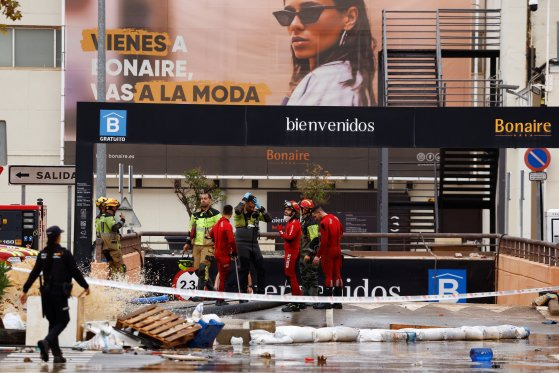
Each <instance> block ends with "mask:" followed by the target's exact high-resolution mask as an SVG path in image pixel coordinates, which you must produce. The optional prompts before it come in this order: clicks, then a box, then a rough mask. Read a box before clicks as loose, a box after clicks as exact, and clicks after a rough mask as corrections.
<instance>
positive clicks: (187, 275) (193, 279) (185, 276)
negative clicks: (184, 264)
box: [173, 270, 198, 300]
mask: <svg viewBox="0 0 559 373" xmlns="http://www.w3.org/2000/svg"><path fill="white" fill-rule="evenodd" d="M197 285H198V276H196V273H194V271H183V270H181V271H178V272H177V274H176V275H175V277H174V278H173V287H174V288H176V289H180V290H196V287H197ZM175 298H177V299H179V300H186V299H184V298H183V297H181V296H180V295H175Z"/></svg>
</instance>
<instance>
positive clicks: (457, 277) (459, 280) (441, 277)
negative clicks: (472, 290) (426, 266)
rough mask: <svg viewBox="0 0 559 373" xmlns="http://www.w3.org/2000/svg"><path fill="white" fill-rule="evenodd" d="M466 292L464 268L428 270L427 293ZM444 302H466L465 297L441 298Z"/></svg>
mask: <svg viewBox="0 0 559 373" xmlns="http://www.w3.org/2000/svg"><path fill="white" fill-rule="evenodd" d="M465 293H466V270H465V269H438V270H437V271H435V270H433V269H430V270H429V295H458V294H465ZM442 302H446V303H466V299H460V300H458V299H451V300H443V301H442Z"/></svg>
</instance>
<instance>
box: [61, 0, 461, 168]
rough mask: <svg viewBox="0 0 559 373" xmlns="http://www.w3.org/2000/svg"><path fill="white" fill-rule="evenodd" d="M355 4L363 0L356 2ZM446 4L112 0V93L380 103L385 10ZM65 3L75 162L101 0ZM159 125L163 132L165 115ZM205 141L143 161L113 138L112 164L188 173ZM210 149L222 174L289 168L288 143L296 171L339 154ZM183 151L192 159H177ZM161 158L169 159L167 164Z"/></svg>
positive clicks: (69, 154)
mask: <svg viewBox="0 0 559 373" xmlns="http://www.w3.org/2000/svg"><path fill="white" fill-rule="evenodd" d="M350 3H351V4H357V6H353V7H348V6H347V4H350ZM360 4H363V5H364V7H362V6H361V5H360ZM309 5H310V8H313V9H309ZM445 6H448V4H447V2H445V1H443V0H405V1H399V2H394V1H390V0H364V1H362V2H361V1H356V2H355V1H353V2H349V1H346V0H336V1H334V0H320V1H314V2H312V3H310V2H301V1H296V0H286V1H283V0H258V1H254V0H228V1H197V0H159V1H150V0H120V1H116V0H114V1H108V2H107V4H106V35H107V37H106V49H107V54H106V74H107V87H106V88H107V89H106V98H107V101H109V102H137V103H167V104H222V105H313V106H375V105H376V101H377V99H376V98H377V97H378V92H377V91H376V87H377V59H376V55H377V53H378V51H379V49H380V41H381V24H382V10H383V9H390V10H434V9H437V8H443V7H445ZM453 6H454V7H456V8H470V7H471V2H470V1H468V0H456V1H454V2H453ZM65 9H66V53H65V57H66V60H65V61H66V67H65V71H66V73H65V74H66V75H65V78H66V83H65V84H66V99H65V144H66V163H68V164H70V163H73V161H74V159H73V155H74V150H73V148H74V146H75V145H74V144H75V143H74V142H75V136H76V130H75V129H76V125H75V121H76V103H77V102H78V101H93V100H95V99H96V92H97V87H96V79H97V76H96V75H97V53H96V51H97V48H98V42H97V1H95V0H71V1H70V0H67V1H66V8H65ZM286 25H287V26H286ZM453 70H454V71H460V72H463V73H464V74H466V73H467V72H468V71H469V64H468V63H467V62H456V63H454V66H453ZM261 125H262V126H266V123H262V124H261ZM153 127H154V130H156V128H157V123H156V122H154V123H153ZM211 130H212V129H211V126H204V125H201V124H199V123H196V122H193V121H189V120H188V118H184V131H185V132H189V131H207V133H208V136H212V133H211ZM200 150H201V149H197V150H195V149H193V150H183V149H168V148H167V147H164V146H154V147H153V148H151V149H150V152H151V153H152V157H150V158H149V160H148V159H146V160H145V161H143V160H142V159H144V158H147V157H145V153H144V149H143V148H142V151H140V147H139V146H137V145H136V146H135V145H131V146H129V147H127V148H126V149H123V147H122V146H121V145H112V144H110V145H108V172H109V173H111V172H114V170H115V169H116V165H117V164H118V163H119V162H122V161H123V159H129V160H131V159H134V160H135V161H134V162H133V163H134V167H135V171H136V172H138V173H143V174H148V173H149V174H166V173H167V174H180V173H182V171H183V170H185V169H188V168H191V167H195V166H198V165H199V162H197V160H196V156H192V155H191V153H192V152H194V153H195V154H199V151H200ZM203 151H204V152H205V153H207V154H222V152H225V153H227V154H228V155H229V156H228V157H223V158H221V159H220V162H221V163H223V165H221V166H220V167H221V168H222V169H224V171H219V170H217V169H216V173H217V172H218V171H219V172H224V173H225V174H233V175H235V174H247V173H249V174H255V173H257V172H245V171H244V170H243V169H240V168H239V167H238V165H239V164H249V163H250V162H251V160H252V159H254V158H258V159H261V158H262V157H263V156H264V157H265V158H266V160H267V162H265V163H264V162H262V165H261V166H259V169H261V170H263V169H266V172H267V173H268V174H271V175H274V174H281V175H285V174H286V172H285V170H284V168H285V167H276V165H277V163H275V158H274V157H276V154H277V153H279V154H280V156H279V157H280V159H281V153H293V154H294V155H295V158H294V160H296V161H297V162H298V164H299V166H295V167H294V169H289V174H300V173H301V172H303V171H304V169H305V167H304V165H306V164H308V163H310V162H312V161H310V160H308V159H305V158H304V157H303V158H302V159H297V158H296V157H297V155H298V154H299V153H300V152H303V153H310V154H311V157H313V158H315V159H318V160H320V162H321V164H322V165H323V166H324V167H325V168H326V169H330V168H336V162H339V160H338V159H337V158H336V157H334V156H329V157H328V156H326V157H324V156H323V155H322V154H321V152H320V151H319V150H313V149H251V150H242V149H239V148H232V149H223V150H215V149H207V150H206V149H204V150H203ZM313 152H314V153H313ZM423 153H426V154H427V153H436V150H426V151H425V152H423ZM176 154H180V157H183V158H184V161H182V160H181V162H174V161H173V159H172V158H169V157H176V156H177V155H176ZM401 157H403V158H404V159H405V160H409V161H415V160H416V159H418V152H415V151H412V152H410V151H408V152H403V153H402V154H401ZM369 159H370V158H369ZM125 163H128V162H125ZM366 163H368V162H348V163H346V165H347V166H346V169H345V170H344V171H345V174H347V175H367V174H370V173H371V172H370V171H371V170H370V169H368V168H367V167H366V165H365V164H366ZM163 164H165V165H166V168H165V169H163V168H158V167H160V166H161V165H163ZM330 164H331V165H332V166H330ZM156 165H157V166H156ZM211 172H212V171H210V170H208V173H211ZM258 172H260V170H259V171H258Z"/></svg>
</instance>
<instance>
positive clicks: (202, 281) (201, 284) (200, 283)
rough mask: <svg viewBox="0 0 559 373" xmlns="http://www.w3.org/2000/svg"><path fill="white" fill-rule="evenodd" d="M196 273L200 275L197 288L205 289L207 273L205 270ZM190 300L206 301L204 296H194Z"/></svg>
mask: <svg viewBox="0 0 559 373" xmlns="http://www.w3.org/2000/svg"><path fill="white" fill-rule="evenodd" d="M196 275H197V276H198V286H197V288H196V290H204V289H205V287H206V279H204V277H203V276H204V275H205V272H203V271H196ZM190 300H191V301H193V302H202V301H204V298H202V297H192V298H191V299H190Z"/></svg>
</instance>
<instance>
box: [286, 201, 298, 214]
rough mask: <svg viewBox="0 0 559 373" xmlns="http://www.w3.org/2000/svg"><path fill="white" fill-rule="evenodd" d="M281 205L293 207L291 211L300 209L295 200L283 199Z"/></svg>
mask: <svg viewBox="0 0 559 373" xmlns="http://www.w3.org/2000/svg"><path fill="white" fill-rule="evenodd" d="M283 207H284V208H290V209H293V211H295V212H299V211H301V208H300V207H299V204H298V203H297V202H296V201H285V202H284V203H283Z"/></svg>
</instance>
